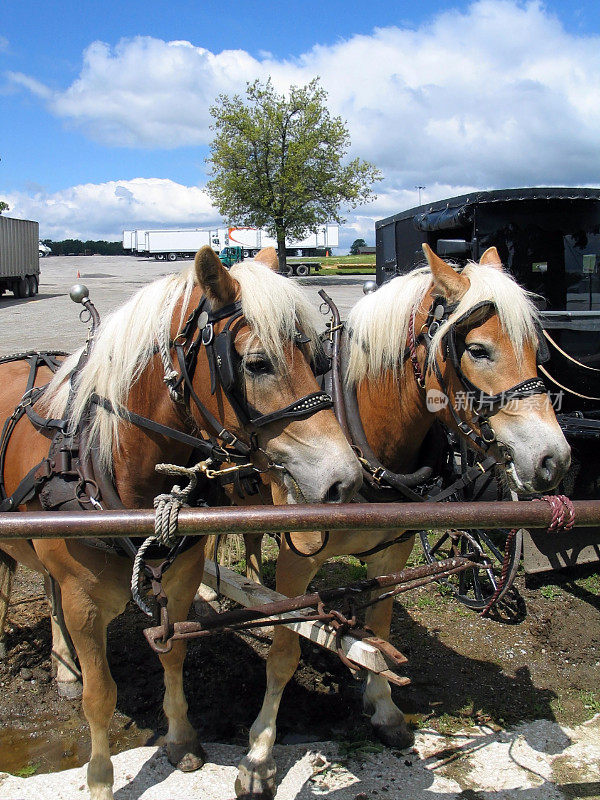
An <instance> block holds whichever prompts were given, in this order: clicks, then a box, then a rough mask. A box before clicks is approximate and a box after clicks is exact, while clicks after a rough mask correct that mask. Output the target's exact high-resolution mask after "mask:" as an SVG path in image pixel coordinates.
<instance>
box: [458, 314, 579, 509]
mask: <svg viewBox="0 0 600 800" xmlns="http://www.w3.org/2000/svg"><path fill="white" fill-rule="evenodd" d="M493 325H494V326H495V331H494V334H493V335H491V330H488V332H487V334H486V333H485V330H486V328H490V326H493ZM532 347H533V345H532V344H531V343H530V344H529V345H527V350H525V351H524V352H523V354H522V356H521V358H520V359H519V358H517V357H516V354H515V352H514V350H513V348H512V346H511V345H510V342H508V341H507V337H506V335H505V334H504V333H503V332H502V330H501V328H500V326H499V325H498V323H497V321H494V320H493V319H492V320H490V321H489V322H488V323H484V325H483V326H481V327H478V328H473V329H471V330H470V331H469V333H468V334H467V336H466V338H465V353H464V354H463V356H462V359H461V365H462V368H463V370H464V372H465V374H466V375H467V377H468V378H469V379H470V380H471V381H472V382H473V383H474V384H475V385H476V386H478V387H479V388H481V389H483V390H484V391H486V392H488V393H489V394H492V395H495V394H500V393H501V392H502V391H503V390H504V389H507V388H508V386H507V380H508V385H516V384H518V383H520V382H521V381H523V380H527V379H529V378H535V377H536V365H535V353H534V352H533V351H532V349H531V348H532ZM477 410H478V409H477V406H476V405H474V406H473V411H474V412H477ZM484 413H485V409H484ZM489 422H490V424H491V426H492V428H493V431H494V434H495V435H496V439H497V442H498V444H497V445H496V448H497V451H496V455H497V458H498V460H499V463H500V464H502V465H503V466H504V469H505V471H506V475H507V477H508V480H509V482H510V484H511V488H513V489H514V490H515V491H516V492H517V493H519V494H531V493H533V492H535V493H537V492H546V491H549V490H551V489H554V488H555V487H556V486H557V485H558V483H560V481H561V479H562V478H563V477H564V475H565V473H566V471H567V470H568V468H569V465H570V462H571V449H570V447H569V445H568V443H567V441H566V439H565V437H564V434H563V432H562V430H561V428H560V425H559V424H558V421H557V419H556V415H555V413H554V409H553V407H552V402H551V397H550V395H548V394H537V395H532V396H530V397H523V398H519V399H512V398H511V397H510V395H507V397H506V400H504V401H502V402H501V403H500V407H499V408H498V409H497V410H496V411H495V413H493V414H491V415H489ZM492 452H494V450H492Z"/></svg>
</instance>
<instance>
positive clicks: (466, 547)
mask: <svg viewBox="0 0 600 800" xmlns="http://www.w3.org/2000/svg"><path fill="white" fill-rule="evenodd" d="M508 533H509V532H508V530H506V529H500V530H481V529H474V530H469V531H459V530H447V531H435V532H428V531H421V532H420V533H419V536H420V538H421V544H422V545H423V552H424V554H425V558H426V559H427V561H428V562H429V563H430V564H433V563H434V562H435V561H441V560H442V559H444V558H452V557H453V556H461V555H465V554H466V553H472V552H475V553H477V555H478V559H477V560H481V562H482V564H481V566H480V567H477V568H472V569H467V570H465V571H464V572H459V573H458V574H457V575H452V576H450V577H448V578H442V579H440V580H439V583H441V584H443V585H445V586H448V587H449V588H450V589H451V590H452V593H453V594H454V596H455V597H456V599H457V600H459V601H460V602H461V603H463V605H465V606H468V607H469V608H473V609H476V610H478V611H482V610H483V609H484V608H485V607H486V606H487V604H488V603H489V601H490V600H491V598H492V596H493V595H494V593H495V592H496V589H497V587H498V586H499V585H500V583H501V576H502V564H503V562H504V551H505V546H506V541H507V538H508ZM522 548H523V529H522V528H520V529H519V530H517V532H516V534H515V535H514V537H513V539H512V541H511V544H510V549H509V554H508V567H507V572H506V579H505V581H504V584H503V586H502V589H501V591H500V594H499V596H498V598H497V599H498V600H500V599H501V598H502V597H504V596H505V594H506V593H507V592H508V591H509V589H510V587H511V585H512V583H513V581H514V579H515V577H516V575H517V570H518V569H519V561H520V558H521V550H522Z"/></svg>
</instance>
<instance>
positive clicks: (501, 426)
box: [414, 245, 570, 494]
mask: <svg viewBox="0 0 600 800" xmlns="http://www.w3.org/2000/svg"><path fill="white" fill-rule="evenodd" d="M423 249H424V252H425V255H426V257H427V261H428V264H429V267H430V270H431V277H432V285H431V287H430V289H429V291H428V292H427V294H426V295H425V298H424V302H423V303H422V304H421V308H420V309H419V313H418V314H417V315H416V316H415V319H414V323H415V331H416V330H418V331H420V336H421V337H422V339H423V341H425V343H426V346H427V348H428V359H427V366H426V369H425V371H424V376H423V377H424V386H425V390H426V393H429V394H428V395H427V396H428V398H429V397H433V398H435V397H436V395H435V393H436V392H438V393H440V392H441V393H442V395H443V396H445V398H446V400H444V399H443V397H442V396H439V405H440V409H439V411H438V412H437V413H439V414H440V416H441V417H442V419H443V420H444V422H445V423H446V424H447V425H448V426H449V427H450V428H453V429H455V430H457V431H458V432H459V433H460V434H462V435H467V436H469V437H470V438H471V440H472V441H473V442H474V444H475V445H476V446H478V447H479V448H480V449H481V448H482V447H483V449H485V450H487V451H488V452H489V453H490V454H491V455H493V456H495V457H496V459H497V461H498V463H499V464H500V465H501V466H502V467H503V468H504V471H505V473H506V476H507V478H508V482H509V485H510V486H511V488H513V489H514V490H515V491H516V492H518V493H520V494H527V493H532V492H536V493H537V492H546V491H548V490H550V489H553V488H555V487H556V485H557V484H558V483H559V482H560V480H561V478H562V477H563V476H564V474H565V472H566V471H567V469H568V467H569V464H570V448H569V445H568V444H567V442H566V439H565V437H564V435H563V433H562V430H561V428H560V426H559V424H558V421H557V419H556V415H555V413H554V408H553V405H552V402H551V398H550V395H549V394H547V392H546V389H545V387H544V385H543V383H542V382H541V380H540V379H539V378H538V374H537V364H538V360H539V356H540V352H541V349H542V347H543V340H542V339H541V327H540V324H539V321H538V317H537V312H536V309H535V307H534V306H533V304H532V302H531V300H530V298H529V297H528V296H527V293H526V292H525V291H524V290H523V289H522V288H521V287H520V286H518V284H517V283H516V282H515V281H514V280H513V279H512V278H511V277H510V276H509V275H508V274H507V273H506V272H504V270H503V268H502V264H501V260H500V257H499V255H498V252H497V250H496V248H495V247H491V248H489V249H488V250H486V252H485V253H484V254H483V255H482V257H481V259H480V261H479V263H478V264H477V263H474V262H471V263H470V264H468V265H467V266H466V267H465V269H464V270H462V272H457V271H455V269H454V268H453V267H452V266H451V265H449V264H447V263H446V262H445V261H443V260H442V259H441V258H439V256H437V255H436V254H435V253H434V252H433V251H432V250H431V249H430V248H429V247H428V246H427V245H424V246H423ZM424 309H429V311H424ZM431 393H433V394H431ZM428 405H431V404H428ZM433 405H435V403H434V404H433ZM430 410H434V411H435V409H430Z"/></svg>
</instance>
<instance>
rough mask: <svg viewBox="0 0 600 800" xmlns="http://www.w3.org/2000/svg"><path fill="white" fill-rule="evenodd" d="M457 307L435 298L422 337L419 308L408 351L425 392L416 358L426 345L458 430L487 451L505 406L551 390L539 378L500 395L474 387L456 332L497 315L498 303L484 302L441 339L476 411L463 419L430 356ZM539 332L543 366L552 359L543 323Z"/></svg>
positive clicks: (443, 353) (539, 355)
mask: <svg viewBox="0 0 600 800" xmlns="http://www.w3.org/2000/svg"><path fill="white" fill-rule="evenodd" d="M457 307H458V303H449V302H448V301H447V300H446V299H445V298H444V297H434V299H433V301H432V303H431V306H430V308H429V312H428V314H427V318H426V320H425V323H424V324H423V325H422V327H421V330H420V332H419V335H418V336H415V316H416V308H415V309H414V310H413V312H412V315H411V318H410V323H409V328H408V346H407V351H408V356H409V357H410V360H411V364H412V367H413V373H414V375H415V380H416V381H417V384H418V385H419V386H420V387H421V388H422V389H425V378H424V374H423V369H422V368H421V365H420V364H419V362H418V359H417V355H416V348H417V345H418V344H423V345H424V346H425V350H426V356H425V362H424V363H425V370H426V371H427V370H431V371H432V372H433V373H434V375H435V377H436V380H437V382H438V384H439V386H440V390H441V391H442V392H443V394H444V395H446V397H447V398H448V408H449V409H450V413H451V414H452V417H453V419H454V422H455V423H456V425H457V427H458V429H459V430H460V432H461V433H462V434H463V435H464V436H467V437H468V438H469V439H470V440H471V441H472V442H473V443H474V444H475V445H477V447H478V448H480V449H481V450H483V451H484V452H486V451H487V450H488V449H489V448H490V447H491V446H492V444H494V442H496V434H495V433H494V430H493V428H492V426H491V424H490V421H489V417H491V416H493V415H494V414H496V413H497V412H498V411H499V410H500V409H501V408H502V407H503V406H505V405H506V404H508V403H509V402H511V401H513V400H520V399H522V398H524V397H532V396H533V395H537V394H547V389H546V386H545V384H544V382H543V381H542V380H541V379H540V378H538V377H536V378H527V379H526V380H524V381H521V382H520V383H517V384H515V385H514V386H511V387H510V388H508V389H504V390H503V391H502V392H498V393H497V394H489V393H487V392H485V391H484V390H483V389H481V388H480V387H479V386H477V385H476V384H474V383H473V382H472V381H471V380H470V379H469V378H468V377H467V376H466V375H465V373H464V372H463V369H462V367H461V363H460V360H461V356H462V351H464V348H461V347H460V346H459V344H458V343H457V335H456V331H457V328H459V327H460V326H463V325H465V324H467V323H468V322H469V321H471V320H472V319H473V317H475V316H484V317H487V316H490V315H491V314H493V313H494V312H495V310H496V306H495V304H494V303H493V302H492V301H489V300H483V301H481V302H480V303H477V304H476V305H474V306H473V307H472V308H470V309H468V310H467V311H465V312H464V314H461V315H460V316H459V317H457V318H456V319H455V320H453V321H452V322H451V323H450V324H449V325H448V329H447V331H446V332H445V334H444V336H443V337H442V340H441V357H442V360H443V361H449V362H450V363H451V364H452V367H453V369H454V372H455V375H456V377H457V379H458V382H459V383H460V385H461V387H462V389H463V390H464V391H465V393H466V395H467V397H468V398H469V401H470V404H471V405H472V408H473V413H472V422H471V424H470V423H469V422H467V421H465V420H463V419H462V418H461V417H460V416H459V414H458V412H457V410H456V408H455V407H454V405H453V404H452V402H451V400H450V393H449V391H448V386H447V383H446V381H445V380H444V377H443V375H442V372H441V369H440V365H439V363H438V361H437V358H435V357H433V358H431V356H430V349H431V343H432V340H433V338H434V336H435V334H436V332H437V331H438V330H439V328H440V327H441V326H442V325H444V324H445V323H447V322H448V320H449V318H450V316H451V315H452V314H453V313H454V312H455V311H456V309H457ZM536 331H537V338H538V351H537V363H538V364H541V363H544V362H545V361H547V360H548V358H549V352H548V347H547V345H546V343H545V341H544V337H543V334H542V329H541V326H540V325H539V323H536ZM405 357H406V354H405Z"/></svg>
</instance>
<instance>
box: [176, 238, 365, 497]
mask: <svg viewBox="0 0 600 800" xmlns="http://www.w3.org/2000/svg"><path fill="white" fill-rule="evenodd" d="M271 251H272V252H271ZM276 267H277V259H276V254H275V252H274V250H273V248H270V249H267V250H264V251H261V253H259V254H258V256H257V257H256V259H254V260H253V261H245V262H243V263H242V264H239V265H236V266H235V267H233V268H232V269H231V271H228V270H227V269H225V267H224V266H223V265H222V264H221V262H220V260H219V259H218V257H217V255H216V253H214V251H213V250H211V248H209V247H204V248H202V250H200V251H199V252H198V254H197V256H196V260H195V277H196V281H197V284H198V287H199V290H198V293H202V294H203V295H204V296H205V297H206V298H207V299H208V306H207V312H208V316H210V318H214V320H215V321H214V323H212V330H211V331H210V333H208V334H205V331H202V332H201V337H202V338H203V341H204V343H205V345H206V343H209V347H206V346H205V347H201V348H200V349H199V351H198V367H197V370H196V374H195V376H194V387H195V389H196V391H197V392H200V391H201V390H202V387H204V386H206V385H207V382H208V378H209V375H211V383H212V390H213V393H212V395H211V396H210V397H209V398H208V399H207V400H206V401H205V402H206V405H207V406H208V407H209V408H210V410H211V412H212V413H213V414H214V415H215V416H217V417H218V419H219V422H220V423H221V424H222V426H223V428H225V429H227V430H229V431H231V432H232V433H233V434H234V435H235V436H236V437H238V438H239V440H240V441H242V442H246V443H248V444H249V446H250V451H251V452H250V455H251V458H252V459H253V460H254V461H255V463H257V465H258V466H259V467H260V468H261V469H266V470H270V472H271V474H272V476H274V480H275V482H276V483H279V484H283V486H284V487H285V490H286V492H287V500H288V502H292V503H294V502H343V501H344V500H349V499H350V498H351V497H352V495H353V494H354V493H355V491H356V490H357V488H358V486H359V485H360V481H361V477H360V467H359V465H358V462H357V460H356V457H355V456H354V454H353V452H352V450H351V448H350V446H349V445H348V443H347V441H346V439H345V437H344V435H343V433H342V431H341V429H340V428H339V426H338V424H337V422H336V420H335V417H334V415H333V412H332V411H331V400H330V398H329V396H328V395H326V394H324V393H323V392H321V391H320V388H319V386H318V384H317V381H316V379H315V376H314V375H313V372H312V370H311V359H314V356H315V354H316V353H317V351H318V349H319V346H320V345H319V339H318V335H317V332H316V329H315V324H314V322H313V314H314V312H313V310H312V307H311V306H310V305H309V303H308V302H307V301H306V300H305V298H304V297H303V294H302V291H301V290H300V288H299V287H297V286H296V285H295V284H294V283H293V282H291V281H289V280H288V279H287V278H285V277H283V276H281V275H278V274H276V273H275V272H274V269H276ZM194 300H196V301H197V298H196V297H194V295H192V304H193V303H194ZM229 312H231V313H229ZM208 316H207V317H204V318H203V319H205V320H206V319H208ZM197 324H199V323H197ZM209 338H210V339H211V341H212V343H213V345H214V346H213V347H212V351H213V352H212V354H211V352H210V342H209ZM211 359H214V361H213V363H212V364H211ZM204 394H205V395H206V392H204ZM192 413H193V414H194V415H195V417H196V422H197V424H198V425H199V426H200V427H202V426H203V425H205V424H206V421H205V419H203V415H202V413H201V411H200V410H199V409H198V407H195V408H192Z"/></svg>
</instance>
